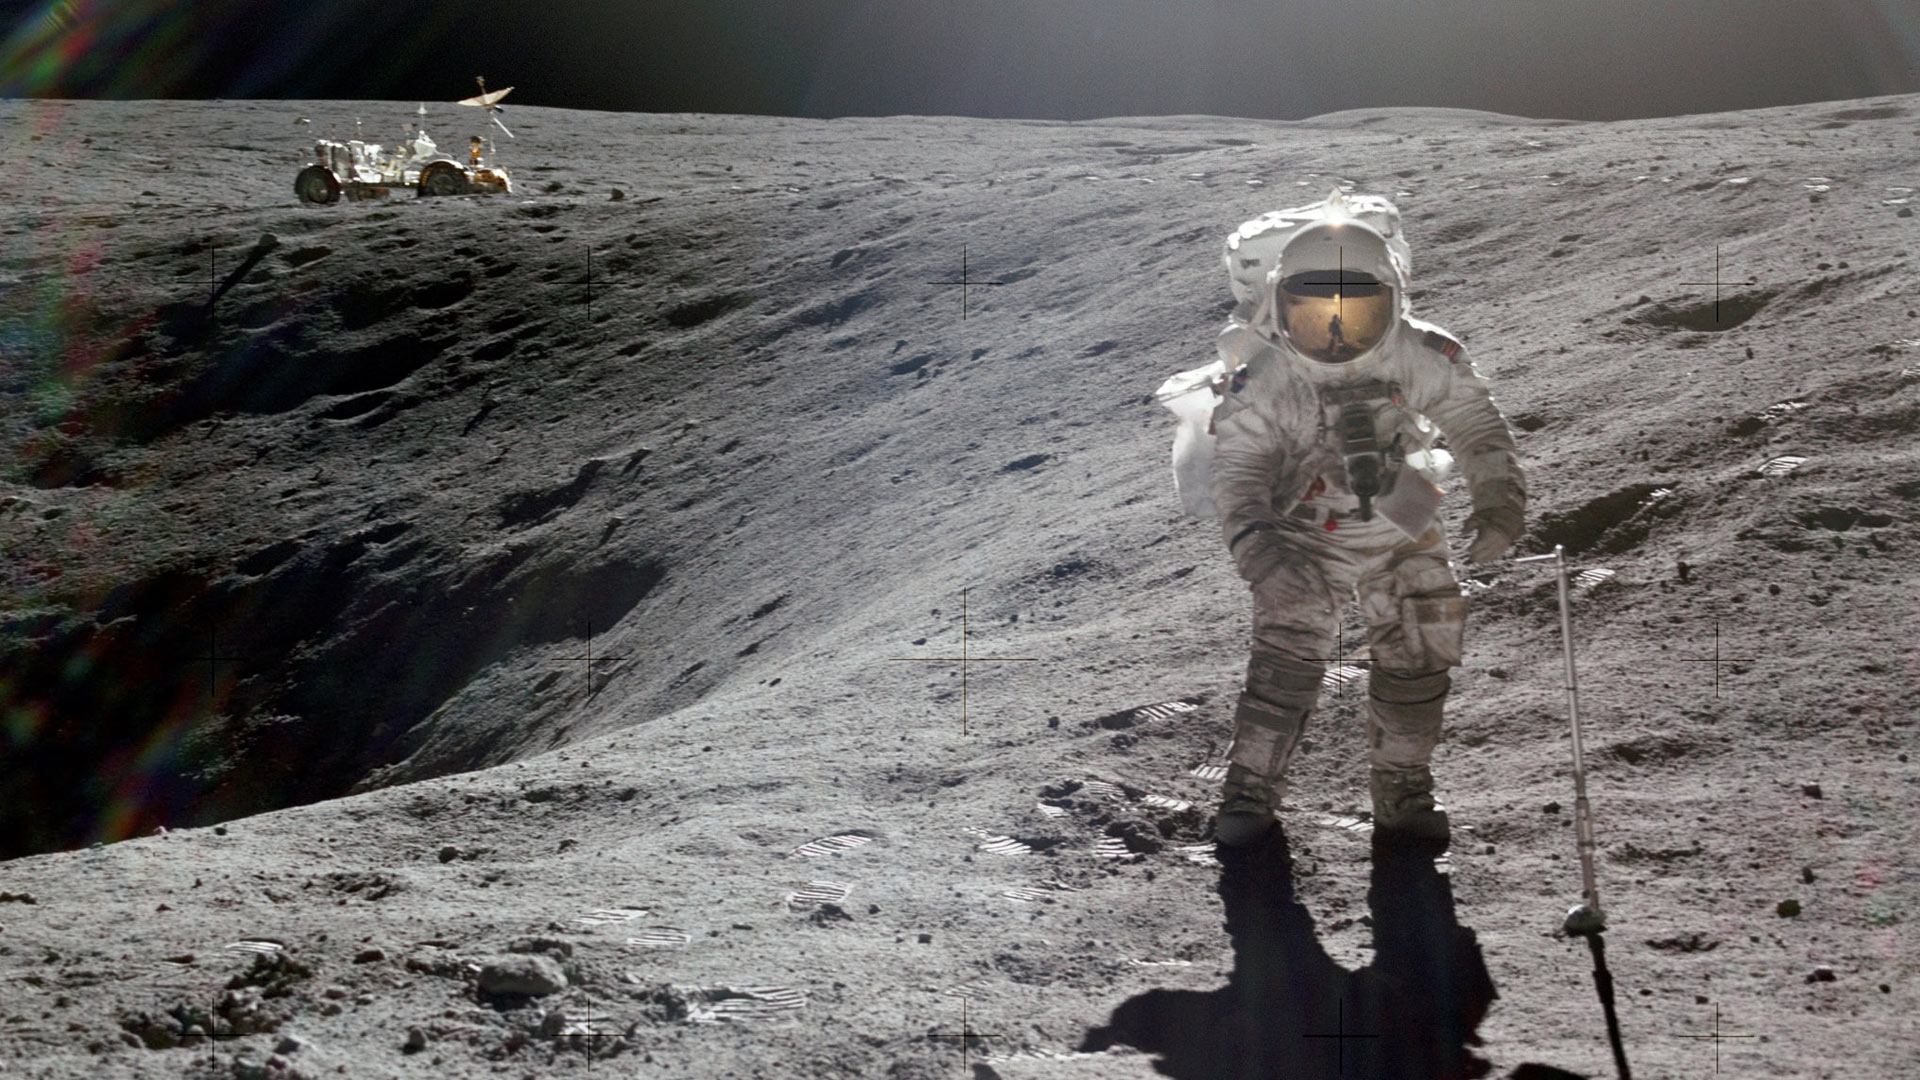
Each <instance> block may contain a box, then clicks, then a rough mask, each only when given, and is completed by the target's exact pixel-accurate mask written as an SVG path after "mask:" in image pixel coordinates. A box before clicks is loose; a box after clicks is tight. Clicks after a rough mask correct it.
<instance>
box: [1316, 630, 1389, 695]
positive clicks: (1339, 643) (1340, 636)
mask: <svg viewBox="0 0 1920 1080" xmlns="http://www.w3.org/2000/svg"><path fill="white" fill-rule="evenodd" d="M1346 634H1347V628H1346V627H1345V626H1335V627H1334V634H1333V651H1334V653H1335V655H1333V656H1303V657H1301V658H1300V659H1302V660H1323V661H1324V660H1331V661H1333V662H1334V664H1335V665H1336V666H1344V665H1347V664H1371V663H1373V661H1372V660H1362V659H1359V658H1357V657H1351V656H1340V655H1338V654H1340V653H1344V652H1346V651H1347V644H1346ZM1346 685H1347V680H1346V679H1344V678H1341V677H1339V675H1338V673H1336V674H1335V676H1334V687H1333V696H1334V697H1339V696H1341V690H1342V689H1343V688H1344V687H1345V686H1346Z"/></svg>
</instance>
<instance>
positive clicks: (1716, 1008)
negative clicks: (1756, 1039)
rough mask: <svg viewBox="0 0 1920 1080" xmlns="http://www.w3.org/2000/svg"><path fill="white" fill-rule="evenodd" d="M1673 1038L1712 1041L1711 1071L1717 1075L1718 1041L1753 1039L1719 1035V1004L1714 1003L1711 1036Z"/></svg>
mask: <svg viewBox="0 0 1920 1080" xmlns="http://www.w3.org/2000/svg"><path fill="white" fill-rule="evenodd" d="M1675 1038H1680V1039H1712V1040H1713V1071H1714V1072H1716V1073H1717V1072H1719V1071H1720V1040H1721V1039H1751V1038H1753V1036H1752V1035H1722V1034H1720V1003H1719V1002H1717V1001H1716V1002H1714V1003H1713V1034H1711V1035H1678V1036H1675Z"/></svg>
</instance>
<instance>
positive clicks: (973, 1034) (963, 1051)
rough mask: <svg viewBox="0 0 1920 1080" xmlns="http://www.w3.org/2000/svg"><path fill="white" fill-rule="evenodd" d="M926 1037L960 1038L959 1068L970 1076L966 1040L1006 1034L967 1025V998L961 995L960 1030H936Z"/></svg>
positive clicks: (1002, 1037) (997, 1037) (990, 1037)
mask: <svg viewBox="0 0 1920 1080" xmlns="http://www.w3.org/2000/svg"><path fill="white" fill-rule="evenodd" d="M927 1038H929V1039H959V1040H960V1070H961V1071H962V1072H965V1073H967V1075H969V1076H971V1075H972V1073H971V1072H969V1071H968V1068H967V1040H968V1039H1004V1038H1006V1036H1005V1035H991V1034H987V1033H985V1032H979V1031H975V1030H973V1029H972V1028H970V1027H968V1026H967V999H966V998H965V997H962V998H961V999H960V1030H959V1031H955V1032H946V1031H936V1032H933V1033H932V1034H930V1035H928V1036H927Z"/></svg>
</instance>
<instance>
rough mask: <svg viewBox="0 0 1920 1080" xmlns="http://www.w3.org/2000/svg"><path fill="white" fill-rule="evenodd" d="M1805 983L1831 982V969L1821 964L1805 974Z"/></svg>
mask: <svg viewBox="0 0 1920 1080" xmlns="http://www.w3.org/2000/svg"><path fill="white" fill-rule="evenodd" d="M1807 981H1808V982H1810V983H1811V982H1832V981H1833V969H1832V968H1830V967H1828V966H1827V965H1825V964H1821V965H1819V966H1818V967H1816V968H1814V969H1813V970H1812V971H1811V972H1808V973H1807Z"/></svg>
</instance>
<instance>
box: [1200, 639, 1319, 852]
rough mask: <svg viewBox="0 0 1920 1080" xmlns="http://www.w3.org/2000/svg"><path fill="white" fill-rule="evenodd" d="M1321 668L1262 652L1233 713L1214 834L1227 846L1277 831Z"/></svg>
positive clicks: (1256, 656) (1258, 651) (1250, 664)
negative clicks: (1277, 817) (1282, 799)
mask: <svg viewBox="0 0 1920 1080" xmlns="http://www.w3.org/2000/svg"><path fill="white" fill-rule="evenodd" d="M1320 676H1321V666H1320V665H1319V664H1317V663H1314V662H1312V661H1307V660H1296V659H1294V658H1293V657H1290V656H1283V655H1281V654H1279V653H1274V652H1268V651H1266V650H1264V649H1256V650H1255V651H1254V654H1253V657H1252V659H1250V660H1249V661H1248V662H1247V688H1246V689H1245V690H1243V691H1241V693H1240V704H1239V706H1238V707H1237V708H1236V709H1235V710H1234V713H1233V745H1232V746H1230V747H1229V748H1228V750H1227V761H1228V764H1227V779H1226V782H1225V783H1224V784H1223V785H1222V786H1221V789H1220V814H1219V817H1218V818H1216V819H1215V821H1214V826H1213V836H1214V839H1215V840H1217V841H1218V842H1219V843H1220V844H1222V845H1224V846H1226V847H1241V846H1243V845H1246V844H1251V843H1253V842H1255V841H1257V840H1259V839H1260V838H1261V837H1262V836H1264V835H1266V833H1267V830H1268V829H1270V828H1272V827H1273V816H1274V812H1275V811H1277V810H1278V809H1279V808H1280V797H1281V796H1282V795H1284V794H1285V793H1286V788H1287V766H1288V765H1289V764H1291V763H1292V761H1293V755H1294V753H1295V752H1296V751H1297V750H1298V749H1299V748H1300V739H1301V736H1302V735H1303V734H1304V733H1305V732H1306V729H1307V717H1308V716H1310V715H1311V714H1312V712H1313V707H1314V705H1315V704H1316V703H1317V702H1318V701H1319V699H1320Z"/></svg>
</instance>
